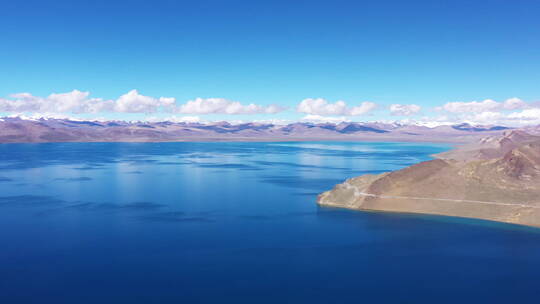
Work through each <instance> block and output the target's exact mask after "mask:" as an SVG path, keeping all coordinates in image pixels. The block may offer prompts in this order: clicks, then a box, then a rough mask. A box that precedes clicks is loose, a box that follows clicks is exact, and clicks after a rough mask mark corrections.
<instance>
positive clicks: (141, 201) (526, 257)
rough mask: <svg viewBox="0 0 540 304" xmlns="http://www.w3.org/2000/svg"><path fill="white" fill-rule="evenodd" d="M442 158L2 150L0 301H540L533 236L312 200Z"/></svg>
mask: <svg viewBox="0 0 540 304" xmlns="http://www.w3.org/2000/svg"><path fill="white" fill-rule="evenodd" d="M446 149H449V146H446V145H435V144H411V143H407V144H404V143H343V142H323V143H321V142H302V143H144V144H138V143H60V144H13V145H0V244H1V245H0V303H416V304H418V303H430V304H431V303H458V302H461V303H538V294H539V292H540V291H539V289H538V284H539V282H540V232H539V231H540V229H533V228H526V227H519V226H514V225H507V224H499V223H492V222H486V221H480V220H468V219H456V218H449V217H438V216H423V215H404V214H390V213H375V212H357V211H350V210H340V209H332V208H322V207H318V206H317V205H316V204H315V199H316V196H317V194H318V193H320V192H322V191H325V190H328V189H330V188H332V187H333V185H334V184H336V183H340V182H342V181H343V180H344V179H345V178H348V177H353V176H357V175H361V174H365V173H380V172H383V171H388V170H395V169H399V168H402V167H405V166H408V165H411V164H413V163H417V162H419V161H423V160H427V159H429V155H430V154H433V153H437V152H441V151H444V150H446Z"/></svg>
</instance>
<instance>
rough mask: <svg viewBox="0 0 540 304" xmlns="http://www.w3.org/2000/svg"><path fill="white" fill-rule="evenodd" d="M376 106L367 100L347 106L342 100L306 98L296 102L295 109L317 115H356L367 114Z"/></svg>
mask: <svg viewBox="0 0 540 304" xmlns="http://www.w3.org/2000/svg"><path fill="white" fill-rule="evenodd" d="M376 107H377V105H376V104H375V103H373V102H369V101H365V102H362V103H361V104H360V105H359V106H356V107H348V106H347V104H346V103H345V102H344V101H342V100H339V101H336V102H335V103H329V102H328V101H327V100H326V99H323V98H306V99H304V100H302V101H301V102H300V104H298V106H297V108H296V110H297V111H298V112H300V113H306V114H310V115H319V116H336V115H337V116H339V115H342V116H357V115H363V114H367V113H368V112H370V111H372V110H373V109H375V108H376Z"/></svg>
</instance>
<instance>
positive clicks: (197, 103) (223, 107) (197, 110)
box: [175, 98, 285, 114]
mask: <svg viewBox="0 0 540 304" xmlns="http://www.w3.org/2000/svg"><path fill="white" fill-rule="evenodd" d="M284 110H285V108H284V107H281V106H278V105H269V106H261V105H256V104H253V103H251V104H248V105H243V104H241V103H240V102H238V101H231V100H228V99H224V98H196V99H195V100H190V101H188V102H187V103H185V104H183V105H180V106H178V107H177V108H176V110H175V112H177V113H182V114H275V113H279V112H282V111H284Z"/></svg>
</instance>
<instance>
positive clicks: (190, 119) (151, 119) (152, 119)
mask: <svg viewBox="0 0 540 304" xmlns="http://www.w3.org/2000/svg"><path fill="white" fill-rule="evenodd" d="M145 121H148V122H162V121H170V122H201V118H200V117H199V116H169V117H165V118H162V117H155V116H152V117H148V118H146V119H145Z"/></svg>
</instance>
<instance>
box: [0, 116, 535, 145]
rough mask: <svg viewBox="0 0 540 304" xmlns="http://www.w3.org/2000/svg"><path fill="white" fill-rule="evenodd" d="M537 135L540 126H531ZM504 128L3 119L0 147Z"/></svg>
mask: <svg viewBox="0 0 540 304" xmlns="http://www.w3.org/2000/svg"><path fill="white" fill-rule="evenodd" d="M531 128H532V129H531V130H532V131H531V130H529V131H528V132H529V133H534V131H535V130H538V127H531ZM506 129H508V128H507V127H503V126H472V125H469V124H458V125H453V126H438V127H433V128H430V127H426V126H421V125H414V124H398V123H378V122H365V123H362V122H342V123H338V124H333V123H304V122H298V123H291V124H288V125H276V124H270V123H241V124H231V123H228V122H214V123H192V122H168V121H164V122H152V123H150V122H126V121H104V122H102V121H79V120H70V119H51V118H48V119H44V118H42V119H23V118H18V117H4V118H0V143H17V142H19V143H22V142H161V141H279V140H284V141H287V140H377V141H390V140H393V141H438V142H468V141H470V140H471V138H478V137H482V136H485V135H496V134H500V133H501V132H503V131H504V130H506Z"/></svg>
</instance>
